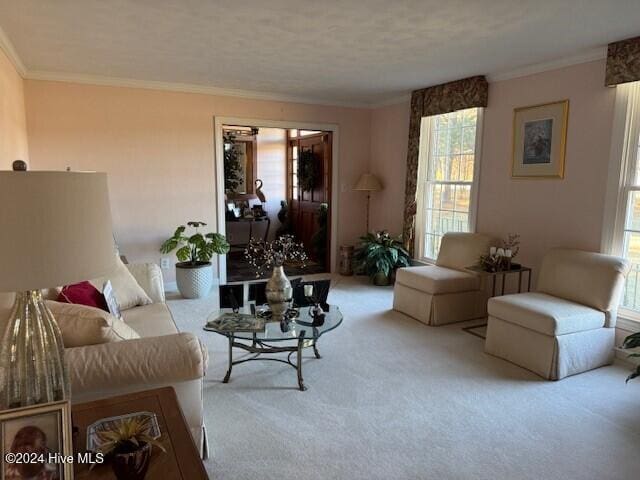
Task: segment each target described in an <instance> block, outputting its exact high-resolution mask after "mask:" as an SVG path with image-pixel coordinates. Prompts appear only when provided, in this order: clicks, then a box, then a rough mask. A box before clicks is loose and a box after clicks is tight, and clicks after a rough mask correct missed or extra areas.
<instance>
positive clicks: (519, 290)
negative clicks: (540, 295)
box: [518, 270, 522, 293]
mask: <svg viewBox="0 0 640 480" xmlns="http://www.w3.org/2000/svg"><path fill="white" fill-rule="evenodd" d="M518 293H522V270H520V271H519V272H518Z"/></svg>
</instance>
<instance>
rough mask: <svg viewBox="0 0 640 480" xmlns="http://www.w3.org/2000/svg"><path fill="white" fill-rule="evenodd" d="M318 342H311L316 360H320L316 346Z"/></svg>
mask: <svg viewBox="0 0 640 480" xmlns="http://www.w3.org/2000/svg"><path fill="white" fill-rule="evenodd" d="M317 342H318V340H314V341H313V353H314V354H315V355H316V358H322V357H321V356H320V352H318V345H317Z"/></svg>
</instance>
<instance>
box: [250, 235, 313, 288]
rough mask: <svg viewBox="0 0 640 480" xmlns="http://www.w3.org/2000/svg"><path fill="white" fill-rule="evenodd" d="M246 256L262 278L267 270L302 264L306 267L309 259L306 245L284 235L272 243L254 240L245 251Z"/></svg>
mask: <svg viewBox="0 0 640 480" xmlns="http://www.w3.org/2000/svg"><path fill="white" fill-rule="evenodd" d="M244 256H245V258H246V259H247V261H248V262H249V265H251V266H252V267H253V269H254V270H255V272H256V278H260V277H261V276H262V274H263V273H264V272H265V270H267V269H269V268H273V267H282V266H283V265H286V264H292V263H297V264H302V268H304V267H306V262H307V260H308V259H309V257H308V256H307V253H306V252H305V250H304V245H303V244H302V243H298V242H296V241H295V238H294V236H293V235H282V236H281V237H279V238H276V239H275V240H273V241H271V242H265V241H264V240H256V239H254V238H252V239H251V240H250V241H249V245H247V248H246V249H245V251H244Z"/></svg>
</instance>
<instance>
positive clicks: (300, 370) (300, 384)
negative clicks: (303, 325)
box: [296, 338, 307, 392]
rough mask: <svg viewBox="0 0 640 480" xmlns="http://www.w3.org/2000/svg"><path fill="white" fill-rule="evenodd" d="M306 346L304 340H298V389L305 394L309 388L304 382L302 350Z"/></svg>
mask: <svg viewBox="0 0 640 480" xmlns="http://www.w3.org/2000/svg"><path fill="white" fill-rule="evenodd" d="M303 345H304V340H303V339H302V338H300V339H299V340H298V361H297V363H296V370H297V371H298V388H300V391H301V392H304V391H305V390H306V389H307V387H305V385H304V381H303V380H302V348H303Z"/></svg>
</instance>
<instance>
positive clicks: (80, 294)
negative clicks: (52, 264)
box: [56, 282, 109, 312]
mask: <svg viewBox="0 0 640 480" xmlns="http://www.w3.org/2000/svg"><path fill="white" fill-rule="evenodd" d="M56 301H58V302H60V303H73V304H75V305H86V306H87V307H94V308H99V309H100V310H104V311H105V312H108V311H109V307H107V301H106V300H105V299H104V295H103V294H102V293H100V290H98V289H97V288H96V287H94V286H93V285H92V284H91V283H89V282H80V283H74V284H73V285H66V286H64V287H63V288H62V290H61V291H60V293H59V294H58V298H57V299H56Z"/></svg>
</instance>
